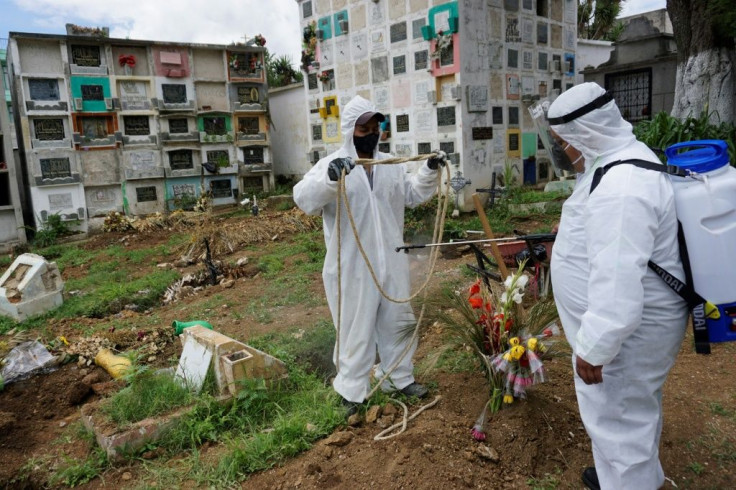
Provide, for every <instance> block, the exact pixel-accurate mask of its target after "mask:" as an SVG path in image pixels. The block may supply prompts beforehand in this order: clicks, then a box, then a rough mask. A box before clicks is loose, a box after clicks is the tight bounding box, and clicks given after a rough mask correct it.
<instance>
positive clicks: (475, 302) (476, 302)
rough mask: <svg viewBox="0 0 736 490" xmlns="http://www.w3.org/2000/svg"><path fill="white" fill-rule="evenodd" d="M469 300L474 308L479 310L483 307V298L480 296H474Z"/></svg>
mask: <svg viewBox="0 0 736 490" xmlns="http://www.w3.org/2000/svg"><path fill="white" fill-rule="evenodd" d="M468 302H469V303H470V306H472V307H473V309H474V310H477V309H479V308H482V307H483V298H481V297H480V296H473V297H472V298H470V299H468Z"/></svg>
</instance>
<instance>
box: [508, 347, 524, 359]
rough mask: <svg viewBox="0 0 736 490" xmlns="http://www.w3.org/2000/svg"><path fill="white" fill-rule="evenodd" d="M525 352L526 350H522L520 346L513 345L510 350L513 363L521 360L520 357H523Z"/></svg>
mask: <svg viewBox="0 0 736 490" xmlns="http://www.w3.org/2000/svg"><path fill="white" fill-rule="evenodd" d="M525 350H526V349H524V347H522V346H520V345H515V346H513V347H512V348H511V357H512V358H513V359H514V360H515V361H518V360H519V359H521V356H523V355H524V351H525Z"/></svg>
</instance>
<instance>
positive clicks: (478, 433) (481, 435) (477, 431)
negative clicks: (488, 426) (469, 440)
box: [470, 425, 486, 441]
mask: <svg viewBox="0 0 736 490" xmlns="http://www.w3.org/2000/svg"><path fill="white" fill-rule="evenodd" d="M470 434H471V435H472V436H473V439H475V440H476V441H485V440H486V433H485V432H483V428H482V427H481V426H480V425H474V426H473V428H472V429H471V431H470Z"/></svg>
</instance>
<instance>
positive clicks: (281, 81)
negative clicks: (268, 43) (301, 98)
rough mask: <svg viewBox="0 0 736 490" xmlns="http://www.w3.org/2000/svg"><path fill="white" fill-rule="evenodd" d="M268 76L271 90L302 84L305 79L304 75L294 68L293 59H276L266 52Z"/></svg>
mask: <svg viewBox="0 0 736 490" xmlns="http://www.w3.org/2000/svg"><path fill="white" fill-rule="evenodd" d="M266 74H267V78H268V86H269V87H271V88H274V87H283V86H285V85H289V84H292V83H297V82H301V81H302V79H303V76H302V73H301V72H299V71H297V70H295V69H294V67H293V66H292V64H291V58H289V57H288V56H286V55H282V56H279V57H274V56H273V55H272V54H271V53H269V52H266Z"/></svg>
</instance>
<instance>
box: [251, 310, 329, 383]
mask: <svg viewBox="0 0 736 490" xmlns="http://www.w3.org/2000/svg"><path fill="white" fill-rule="evenodd" d="M251 345H252V346H253V347H255V348H256V349H260V350H264V351H267V352H274V355H275V356H276V357H278V358H279V359H281V360H282V361H284V362H286V363H287V364H292V363H295V364H297V365H299V366H300V368H302V369H304V370H305V371H306V372H308V373H312V374H315V375H317V376H318V377H320V378H321V379H325V380H326V379H328V378H329V377H330V376H333V375H334V374H335V373H334V371H335V367H334V365H333V364H332V352H333V349H334V347H335V327H334V326H333V325H332V322H331V321H329V320H320V321H319V322H317V323H315V324H314V325H311V326H308V327H306V328H304V329H297V330H293V331H290V332H287V333H280V334H269V335H265V336H262V337H259V338H257V339H253V340H252V341H251Z"/></svg>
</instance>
